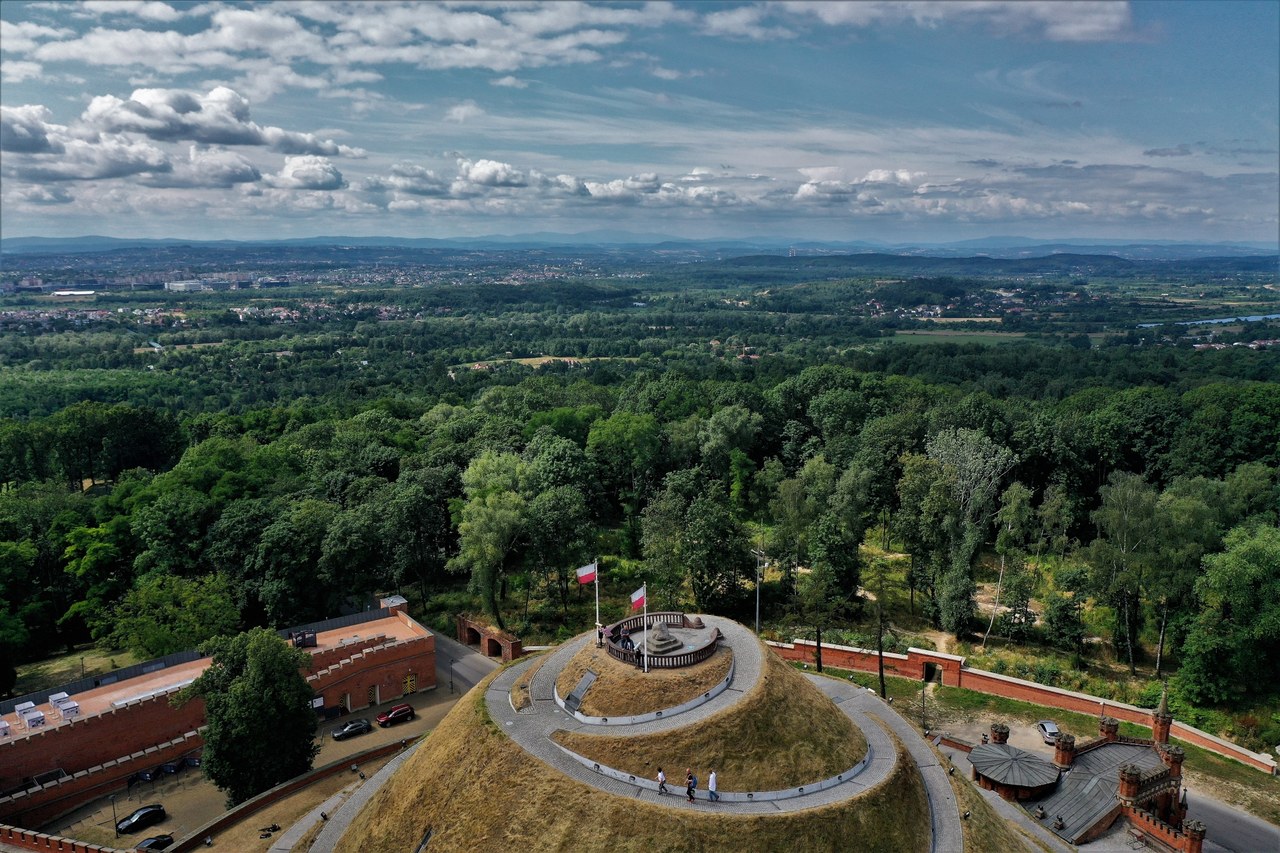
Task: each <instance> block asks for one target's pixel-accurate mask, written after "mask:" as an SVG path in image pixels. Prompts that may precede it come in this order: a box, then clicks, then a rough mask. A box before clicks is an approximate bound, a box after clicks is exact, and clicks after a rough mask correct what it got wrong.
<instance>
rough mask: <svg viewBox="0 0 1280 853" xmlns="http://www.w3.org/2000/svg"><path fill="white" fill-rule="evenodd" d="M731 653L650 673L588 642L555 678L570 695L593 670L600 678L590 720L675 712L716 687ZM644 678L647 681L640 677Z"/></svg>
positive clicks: (589, 700) (589, 704)
mask: <svg viewBox="0 0 1280 853" xmlns="http://www.w3.org/2000/svg"><path fill="white" fill-rule="evenodd" d="M732 660H733V650H732V649H730V648H728V647H725V646H721V647H720V648H718V649H716V653H715V654H714V655H712V656H711V657H710V658H709V659H707V660H705V661H703V662H702V663H700V664H696V665H694V666H687V667H684V668H682V669H652V668H650V670H649V672H648V673H647V674H642V673H637V672H636V668H635V667H633V666H628V665H626V664H624V663H622V662H621V661H616V660H614V659H613V658H611V657H609V653H608V652H606V651H605V650H604V649H597V648H596V647H595V644H594V643H592V644H588V645H587V647H586V648H585V649H583V650H582V651H580V652H578V653H577V654H576V655H574V656H573V658H572V659H571V660H570V661H569V663H568V664H567V665H566V666H565V668H564V669H563V670H561V671H560V675H559V677H557V678H556V689H557V690H559V691H560V695H561V696H568V695H569V693H570V692H572V691H573V688H575V687H577V686H578V681H579V680H581V678H582V676H583V674H584V673H585V672H586V671H587V670H588V669H589V670H591V671H592V672H594V673H595V674H596V676H597V678H596V683H595V684H593V685H592V686H591V689H590V690H588V691H587V697H586V699H585V700H584V701H583V703H582V708H581V710H582V713H584V714H586V715H587V716H590V717H627V716H631V715H633V714H647V713H651V712H653V711H661V710H663V709H664V708H674V707H675V706H676V705H682V704H684V703H685V702H688V701H689V700H690V699H693V698H694V697H696V696H701V695H702V694H703V693H706V692H707V691H708V690H710V689H711V688H712V687H715V686H716V685H717V684H719V683H720V682H721V681H723V680H724V677H725V676H726V675H728V674H729V664H730V662H731V661H732ZM641 675H643V677H639V676H641Z"/></svg>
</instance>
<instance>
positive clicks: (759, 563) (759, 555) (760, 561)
mask: <svg viewBox="0 0 1280 853" xmlns="http://www.w3.org/2000/svg"><path fill="white" fill-rule="evenodd" d="M751 553H752V554H754V555H755V558H756V636H757V637H758V636H760V570H761V568H763V566H764V562H765V554H764V551H761V550H759V549H756V548H752V549H751Z"/></svg>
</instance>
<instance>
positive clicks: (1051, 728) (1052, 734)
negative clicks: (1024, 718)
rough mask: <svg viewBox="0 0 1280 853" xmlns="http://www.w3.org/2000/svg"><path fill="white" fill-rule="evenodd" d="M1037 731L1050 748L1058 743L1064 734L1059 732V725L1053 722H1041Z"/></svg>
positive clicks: (1037, 724) (1037, 725)
mask: <svg viewBox="0 0 1280 853" xmlns="http://www.w3.org/2000/svg"><path fill="white" fill-rule="evenodd" d="M1036 731H1038V732H1039V733H1040V737H1041V738H1042V739H1043V740H1044V742H1045V743H1047V744H1049V746H1053V745H1054V744H1055V743H1057V742H1058V738H1059V737H1060V736H1061V735H1062V732H1060V731H1058V724H1057V723H1055V722H1054V721H1053V720H1041V721H1040V722H1038V723H1036Z"/></svg>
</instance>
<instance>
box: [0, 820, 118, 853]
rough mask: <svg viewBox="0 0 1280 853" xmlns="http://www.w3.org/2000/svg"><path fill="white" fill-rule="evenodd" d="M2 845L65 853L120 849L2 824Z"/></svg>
mask: <svg viewBox="0 0 1280 853" xmlns="http://www.w3.org/2000/svg"><path fill="white" fill-rule="evenodd" d="M0 844H5V845H8V846H10V847H15V848H17V849H19V850H44V851H49V850H58V851H63V853H116V850H117V849H118V848H115V847H99V846H98V845H97V844H86V843H85V842H83V841H74V840H72V839H70V838H62V837H60V836H57V835H45V834H44V833H43V832H33V831H31V830H29V829H21V828H20V827H16V826H5V825H4V824H0Z"/></svg>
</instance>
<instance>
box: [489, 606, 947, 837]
mask: <svg viewBox="0 0 1280 853" xmlns="http://www.w3.org/2000/svg"><path fill="white" fill-rule="evenodd" d="M702 619H703V621H704V622H705V623H706V624H707V625H708V626H714V627H716V628H719V629H720V631H721V633H722V634H723V636H724V642H726V643H727V644H728V645H729V646H730V647H732V649H733V653H734V664H735V672H734V678H733V683H731V684H730V686H729V688H728V689H727V690H725V691H724V692H723V693H721V694H720V695H719V696H716V697H714V698H713V699H712V700H710V701H708V702H706V703H704V704H702V705H700V706H699V707H697V708H694V709H692V710H690V711H686V712H684V713H682V714H679V715H677V716H674V717H669V718H664V719H661V720H651V721H646V722H643V723H636V724H634V725H631V726H626V727H624V728H625V730H626V731H627V732H629V733H630V732H634V733H636V734H651V733H655V732H664V731H670V730H672V729H676V728H683V727H685V726H689V725H695V724H697V723H698V722H700V721H702V720H704V719H706V718H707V717H710V716H712V715H714V714H717V713H720V712H721V711H723V710H725V709H727V708H729V707H731V706H732V705H734V704H736V703H737V702H739V701H740V700H741V699H742V695H743V693H745V692H746V691H748V690H750V689H751V688H752V687H754V685H755V684H756V683H757V682H758V680H759V678H760V674H761V671H762V669H763V666H764V655H765V654H767V653H768V652H767V651H766V650H765V649H764V647H763V646H761V645H760V642H759V641H758V640H757V639H756V636H755V634H753V633H752V632H751V631H749V630H747V629H746V628H745V627H744V626H742V625H740V624H738V623H736V622H732V621H730V620H728V619H721V618H719V617H715V616H703V617H702ZM592 640H593V638H592V636H591V635H590V634H586V635H583V636H581V637H578V638H577V639H575V640H572V641H570V642H569V643H566V644H564V645H562V646H561V647H560V648H558V649H557V650H556V651H555V652H553V653H552V654H551V655H550V657H548V658H547V659H546V660H545V661H544V662H543V663H542V665H541V666H540V667H539V669H538V671H537V673H535V674H534V677H533V681H532V683H531V685H530V690H529V694H530V698H531V700H532V701H531V704H530V705H529V706H528V707H526V708H524V709H523V710H521V711H519V712H518V713H517V712H516V711H515V710H513V709H512V707H511V701H510V695H511V686H512V685H513V684H514V683H515V682H516V680H517V679H518V678H519V677H520V676H521V674H522V673H523V672H524V671H525V668H526V667H527V666H530V665H533V663H534V662H533V661H530V662H529V663H528V664H517V665H515V666H512V667H509V668H508V669H507V670H506V671H505V672H503V673H502V674H501V675H499V676H498V678H496V679H495V680H494V681H493V682H492V683H491V684H490V686H489V689H488V691H487V693H486V694H485V700H486V702H487V704H488V707H489V714H490V715H491V716H492V717H493V719H494V720H495V721H496V722H497V723H498V724H499V725H500V726H502V727H503V729H504V730H505V731H506V732H507V733H508V734H509V735H510V736H511V739H512V740H513V741H515V742H516V743H517V744H518V745H519V746H520V747H521V748H522V749H524V750H525V751H526V752H528V753H529V754H530V755H532V756H534V757H535V758H537V759H539V760H540V761H542V762H544V763H546V764H548V765H550V766H551V767H553V768H555V769H556V770H558V771H560V772H561V773H563V774H565V775H566V776H569V777H570V778H573V779H575V780H577V781H580V782H582V783H584V784H586V785H590V786H592V787H594V788H597V789H599V790H603V791H608V792H609V793H612V794H617V795H618V796H623V797H631V798H634V799H639V800H643V801H647V802H652V803H661V804H663V805H665V806H667V807H669V808H677V809H695V810H700V809H706V808H714V809H715V810H716V811H718V812H728V813H730V814H776V813H779V812H793V811H800V810H803V809H811V808H819V807H821V806H826V805H830V804H833V803H839V802H843V801H845V800H848V799H849V798H851V797H854V796H857V795H858V794H860V793H862V792H864V791H866V790H868V789H869V788H872V787H874V786H875V785H877V784H879V783H880V782H882V781H884V779H886V778H888V776H889V774H890V773H891V772H892V771H893V767H894V763H895V761H896V755H897V753H896V750H895V749H894V746H893V742H892V740H891V739H890V738H889V737H888V735H887V734H886V733H885V730H884V728H882V725H883V726H885V727H887V728H889V729H891V730H892V731H893V732H894V733H895V734H896V735H897V736H898V737H899V738H900V739H901V740H902V742H903V743H904V744H905V745H906V746H907V749H908V751H909V752H910V753H911V755H912V758H913V759H915V761H916V764H917V765H918V766H919V767H920V770H921V776H922V778H923V779H924V783H925V790H926V793H927V794H928V798H929V807H930V815H931V824H932V838H933V845H932V849H933V850H934V851H936V853H952V851H958V850H961V849H963V837H962V835H961V831H960V819H959V813H958V810H957V806H956V799H955V795H954V793H953V792H952V790H951V785H950V782H949V780H948V779H947V773H946V770H945V769H944V768H943V767H941V766H940V764H939V763H938V758H937V755H936V753H934V752H933V751H932V750H931V749H930V748H929V746H928V745H927V744H926V743H925V742H924V741H923V740H922V739H921V737H920V736H919V735H918V734H917V733H916V732H915V730H914V729H912V728H911V726H910V725H909V724H908V723H907V722H906V721H905V720H903V719H902V718H901V717H899V716H898V715H897V714H896V713H894V711H893V710H892V709H891V708H890V707H889V706H888V705H885V704H884V703H882V702H881V701H880V700H879V698H878V697H876V696H875V694H874V693H872V692H870V691H868V690H866V689H865V688H861V687H858V686H857V685H854V684H852V683H846V682H842V681H837V680H834V679H830V678H824V677H821V676H816V675H811V676H809V678H810V680H811V681H812V682H813V683H814V684H815V685H816V686H817V687H818V688H819V689H820V690H822V692H823V693H824V694H826V695H827V696H828V697H830V698H831V699H832V701H834V702H835V703H836V705H837V707H839V708H840V710H841V711H843V712H844V713H845V714H846V715H847V716H848V717H849V718H850V719H851V720H852V721H853V722H854V724H855V725H857V726H858V728H859V729H861V730H862V732H863V734H864V735H865V736H866V738H867V748H868V755H867V760H866V762H865V764H864V765H863V766H862V767H861V769H860V770H857V772H856V773H855V774H854V775H853V776H851V777H850V778H849V779H848V781H845V782H842V783H840V784H838V785H834V786H832V787H829V788H826V789H823V790H818V791H807V792H804V793H802V794H801V793H795V794H791V795H789V796H787V797H786V798H785V799H780V798H773V797H770V798H769V799H765V800H758V799H752V800H750V801H747V800H746V792H732V793H740V796H733V797H732V798H731V799H730V798H729V796H730V792H722V794H721V796H722V799H721V801H720V802H719V803H716V804H715V805H709V804H708V803H707V801H706V799H705V798H706V792H705V791H699V795H698V796H699V798H698V799H697V800H695V802H693V803H689V802H688V801H687V800H686V799H685V797H684V794H683V789H682V788H681V786H680V785H679V780H676V782H675V784H673V785H669V786H668V788H669V789H670V790H671V791H672V794H671V795H668V796H666V797H663V796H661V795H659V794H658V792H657V788H658V785H657V783H656V782H655V781H653V780H651V779H640V778H636V779H634V781H632V777H630V776H625V775H623V774H620V773H619V774H618V775H619V776H623V778H617V776H615V775H612V774H610V773H607V772H605V771H604V770H603V769H602V770H601V771H600V772H597V771H595V770H593V769H592V767H590V766H584V764H582V763H580V762H579V760H578V759H576V758H575V757H574V755H573V754H572V753H570V752H568V751H567V750H565V749H563V748H562V747H560V746H558V745H557V744H556V743H555V742H554V741H552V740H551V734H552V733H553V732H555V731H557V730H561V729H563V730H565V731H569V732H584V731H586V732H599V731H602V729H603V728H604V727H602V726H590V725H587V724H584V723H582V722H580V721H579V720H577V719H575V718H574V717H573V716H572V715H570V714H567V713H565V711H564V710H563V709H561V708H560V707H559V706H558V705H557V704H556V703H555V698H554V687H555V681H556V678H557V677H558V676H559V674H560V671H561V670H562V669H563V668H564V667H565V665H567V664H568V662H569V661H570V660H571V659H572V658H573V656H574V655H576V654H577V653H578V652H579V651H581V650H582V649H583V648H584V647H585V646H586V645H587V643H589V642H592ZM610 729H612V730H613V731H615V732H616V731H617V728H616V727H610ZM855 769H856V768H855Z"/></svg>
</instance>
